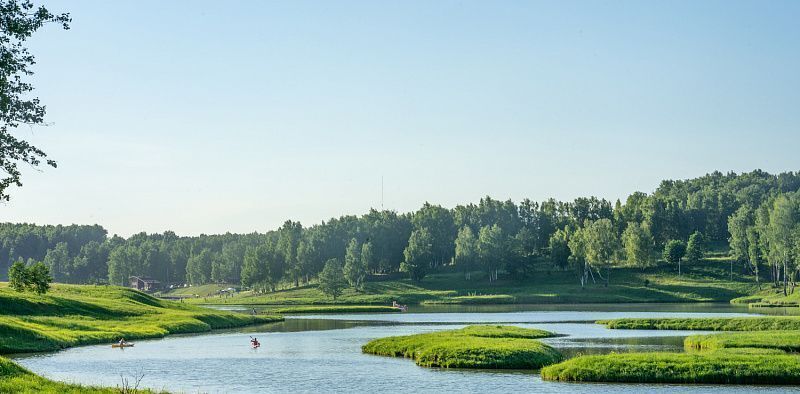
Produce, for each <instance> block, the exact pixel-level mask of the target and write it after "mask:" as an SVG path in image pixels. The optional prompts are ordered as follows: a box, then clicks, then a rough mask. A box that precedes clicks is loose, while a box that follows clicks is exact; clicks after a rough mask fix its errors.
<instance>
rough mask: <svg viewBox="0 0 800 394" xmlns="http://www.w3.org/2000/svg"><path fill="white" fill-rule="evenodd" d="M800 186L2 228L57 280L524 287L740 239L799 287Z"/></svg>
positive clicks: (710, 179) (6, 238)
mask: <svg viewBox="0 0 800 394" xmlns="http://www.w3.org/2000/svg"><path fill="white" fill-rule="evenodd" d="M798 189H800V173H796V172H785V173H781V174H778V175H772V174H769V173H766V172H763V171H760V170H756V171H752V172H748V173H742V174H736V173H733V172H731V173H727V174H723V173H721V172H713V173H711V174H707V175H705V176H703V177H699V178H695V179H689V180H677V181H673V180H667V181H663V182H661V184H660V185H659V187H658V188H657V189H656V190H655V191H654V192H653V193H650V194H647V193H643V192H635V193H632V194H631V195H629V196H628V197H627V198H626V199H625V200H624V201H619V200H618V201H616V202H614V203H612V202H610V201H608V200H605V199H602V198H597V197H581V198H577V199H575V200H573V201H569V202H564V201H557V200H555V199H549V200H545V201H541V202H536V201H531V200H528V199H525V200H523V201H521V202H519V203H515V202H513V201H511V200H507V201H501V200H496V199H492V198H490V197H485V198H483V199H481V200H480V201H479V202H478V203H477V204H474V203H470V204H466V205H458V206H456V207H454V208H445V207H442V206H439V205H435V204H430V203H425V204H423V206H422V207H421V208H420V209H418V210H417V211H414V212H407V213H398V212H395V211H389V210H385V211H378V210H374V209H372V210H370V211H369V212H367V213H366V214H363V215H360V216H356V215H346V216H341V217H338V218H332V219H330V220H327V221H323V222H321V223H318V224H315V225H312V226H308V227H304V226H302V225H301V224H300V223H299V222H295V221H286V222H285V223H284V224H283V225H282V226H281V227H280V228H278V229H275V230H273V231H268V232H266V233H251V234H230V233H226V234H219V235H200V236H194V237H186V236H178V235H176V234H175V233H173V232H170V231H167V232H165V233H163V234H146V233H139V234H135V235H133V236H131V237H128V238H122V237H119V236H116V235H115V236H111V237H109V236H108V234H107V231H106V230H105V229H103V228H102V227H101V226H98V225H94V226H79V225H71V226H37V225H32V224H10V223H5V224H0V268H3V267H5V269H0V272H2V273H3V274H4V273H5V272H7V270H8V267H9V266H10V265H11V264H13V263H14V262H16V261H22V262H25V263H26V264H29V265H30V264H33V263H35V262H42V263H43V264H44V265H45V266H47V267H48V268H49V270H50V272H51V274H52V276H53V279H54V281H56V282H67V283H110V284H116V285H124V284H126V283H127V281H128V277H129V276H131V275H136V276H150V277H153V278H155V279H157V280H159V281H161V282H163V283H166V284H183V283H189V284H204V283H241V284H243V285H244V286H247V287H250V288H253V289H256V290H259V291H274V290H276V289H277V288H278V287H281V286H299V285H301V284H303V283H308V282H309V281H311V280H312V279H314V278H317V277H318V276H319V275H320V273H322V272H323V270H324V268H325V266H326V265H328V266H330V267H331V268H330V269H331V270H335V269H336V268H337V267H338V269H341V271H342V274H343V275H344V277H345V279H346V281H347V282H348V283H349V284H350V285H352V286H353V287H356V288H361V287H363V285H364V282H365V281H366V280H367V278H369V277H370V275H386V274H398V273H403V274H405V275H408V277H410V278H411V279H413V280H422V279H423V278H424V277H425V276H426V275H427V274H428V273H430V272H434V271H437V270H440V269H442V268H443V267H446V266H447V267H450V266H452V267H453V268H455V269H458V270H461V271H463V273H464V276H465V278H467V279H470V276H471V273H473V272H475V271H484V272H486V273H487V274H488V275H487V277H488V279H489V280H497V279H498V278H499V277H500V275H508V276H509V277H512V278H517V279H520V280H524V279H525V278H526V277H529V276H531V275H534V274H535V270H534V265H535V264H539V263H541V262H542V261H547V262H549V263H550V264H552V265H553V268H557V269H570V268H573V269H575V271H576V282H579V283H581V284H583V285H585V284H586V283H588V282H589V281H595V282H596V281H597V280H598V279H599V281H600V282H602V283H608V281H609V279H608V276H607V275H608V274H609V273H610V271H609V270H608V268H610V267H615V266H637V267H647V266H651V265H653V264H655V261H656V259H657V258H658V257H663V258H664V260H666V261H670V262H674V263H676V264H680V262H681V261H684V260H685V261H690V262H691V261H695V260H697V259H699V257H697V256H698V253H699V256H700V257H702V250H703V248H704V247H705V245H726V244H728V243H729V244H730V248H731V251H732V255H733V256H734V258H735V261H737V262H738V263H739V264H740V268H741V269H745V270H749V271H750V272H752V273H753V274H754V275H757V273H758V272H759V267H764V268H769V271H770V275H771V276H770V278H771V279H772V280H773V281H775V282H776V283H777V282H781V281H782V282H784V283H788V282H792V283H793V282H794V277H795V273H796V271H797V270H798V267H800V241H799V240H800V232H798V230H797V228H798V226H797V223H798V221H797V217H798V212H800V208H798V201H800V197H798ZM681 245H682V247H683V249H684V250H683V251H681ZM678 252H681V253H678ZM684 254H685V256H684ZM675 256H680V257H678V258H677V259H676V258H675ZM328 263H330V264H328ZM598 277H599V278H598Z"/></svg>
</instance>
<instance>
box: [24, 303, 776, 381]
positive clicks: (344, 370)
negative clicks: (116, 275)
mask: <svg viewBox="0 0 800 394" xmlns="http://www.w3.org/2000/svg"><path fill="white" fill-rule="evenodd" d="M515 307H519V306H515ZM623 307H625V306H623ZM651 307H652V305H651ZM660 307H661V308H663V309H665V310H664V311H653V310H650V311H648V310H641V309H638V310H623V311H620V310H614V309H613V308H612V307H610V306H608V307H598V306H591V308H592V309H593V310H591V311H586V310H580V311H573V310H564V309H550V307H548V308H545V309H546V310H540V311H533V310H530V307H528V309H527V310H515V311H510V312H509V311H507V312H500V311H498V310H496V309H495V310H492V311H491V312H482V313H469V312H466V311H465V310H463V309H459V308H456V309H454V310H452V311H451V312H447V313H435V312H430V310H429V309H426V311H427V312H424V313H421V312H419V311H417V313H408V314H366V315H331V316H312V317H301V316H295V317H292V318H290V319H287V320H286V321H285V322H281V323H273V324H268V325H263V326H258V327H249V328H246V329H236V330H227V331H217V332H214V333H212V334H204V335H184V336H174V337H169V338H164V339H161V340H149V341H139V342H137V344H136V347H135V348H131V349H126V350H124V351H117V350H118V349H111V348H110V347H108V346H106V345H98V346H86V347H80V348H74V349H68V350H65V351H61V352H56V353H47V354H39V355H26V356H24V357H16V359H17V361H19V362H20V363H21V364H22V365H24V366H25V367H27V368H29V369H31V370H33V371H34V372H36V373H40V374H43V375H44V376H47V377H49V378H53V379H58V380H64V381H72V382H79V383H85V384H102V385H107V386H112V387H113V386H115V385H118V384H119V379H120V378H119V374H120V373H123V374H129V373H131V372H132V371H141V372H142V373H144V374H145V379H144V380H143V384H144V385H145V386H146V387H149V388H154V389H167V390H170V391H173V392H175V391H183V392H208V393H264V392H293V393H304V392H313V393H316V392H321V391H322V392H413V393H443V392H447V393H453V392H456V393H458V392H472V393H474V392H481V393H508V392H537V393H562V392H571V393H592V394H594V393H596V392H597V391H598V390H605V391H608V392H614V393H640V392H659V393H661V392H664V393H666V392H670V393H673V392H687V391H693V392H703V393H706V392H711V393H715V392H716V393H750V392H762V391H763V392H782V391H786V390H788V389H789V388H785V387H752V386H747V387H732V386H686V385H684V386H681V385H630V384H579V383H553V382H545V381H542V380H541V379H540V378H539V376H538V375H537V374H536V372H535V371H485V370H481V371H473V370H441V369H429V368H421V367H418V366H416V365H415V364H414V363H413V362H411V361H409V360H405V359H398V358H389V357H379V356H371V355H365V354H362V353H361V346H362V345H363V344H364V343H366V342H367V341H369V340H371V339H374V338H379V337H385V336H390V335H407V334H413V333H423V332H431V331H436V330H442V329H450V328H460V327H463V326H464V325H465V324H466V323H465V322H487V323H488V322H519V323H516V324H517V325H520V326H523V327H535V328H541V329H545V330H549V331H553V332H556V333H560V334H563V335H565V336H563V337H558V338H548V339H545V340H544V341H545V342H547V343H549V344H551V345H552V346H554V347H556V348H558V349H559V350H561V351H562V352H564V353H565V355H567V356H568V357H572V356H574V355H578V354H602V353H608V352H612V351H613V352H623V351H681V349H682V347H681V343H682V342H681V341H682V338H683V337H684V336H685V335H689V334H693V333H695V332H691V331H647V330H609V329H607V328H605V327H603V326H601V325H597V324H592V323H576V322H575V321H577V320H582V319H588V318H591V319H594V318H597V317H598V316H618V317H629V316H641V315H648V316H673V315H698V314H699V315H703V314H705V315H708V314H709V313H714V314H715V315H716V314H717V313H721V312H719V309H717V306H705V307H703V308H697V309H691V308H690V309H684V308H685V306H683V305H682V306H681V307H680V310H675V309H674V308H675V307H673V306H660ZM482 308H484V309H485V307H482ZM495 308H496V307H495ZM576 308H577V307H576ZM585 308H586V306H581V307H580V309H585ZM739 315H741V311H737V312H736V313H727V314H724V316H739ZM559 320H560V321H559ZM251 335H252V336H258V338H259V340H260V341H261V343H262V347H261V348H260V349H257V350H253V349H251V348H250V346H249V337H250V336H251Z"/></svg>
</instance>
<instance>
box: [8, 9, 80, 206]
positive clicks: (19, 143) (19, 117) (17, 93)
mask: <svg viewBox="0 0 800 394" xmlns="http://www.w3.org/2000/svg"><path fill="white" fill-rule="evenodd" d="M70 21H71V19H70V17H69V14H61V15H56V14H53V13H51V12H50V11H48V10H47V8H45V7H42V6H40V7H35V6H34V5H33V3H32V2H31V1H30V0H3V1H0V54H1V56H2V61H0V173H2V176H0V200H8V199H9V194H8V188H9V187H10V186H12V185H16V186H22V182H21V180H20V177H21V175H22V174H21V172H20V170H19V168H18V165H19V164H21V163H25V164H27V165H30V166H31V167H38V166H39V165H40V164H41V162H42V160H45V162H46V163H47V164H48V165H50V166H52V167H55V166H56V162H55V161H53V160H50V159H47V155H46V154H45V153H44V151H42V150H41V149H39V148H37V147H35V146H33V145H31V144H30V143H29V142H27V141H25V140H22V139H19V138H17V137H16V136H15V135H14V134H16V129H17V128H18V127H19V126H20V125H24V126H33V125H41V124H43V123H44V116H45V106H44V105H43V104H42V103H41V102H39V99H38V98H35V97H31V92H32V91H33V85H31V84H30V82H29V81H28V79H30V77H31V76H32V75H33V65H34V64H36V61H35V58H34V57H33V55H31V54H30V52H28V49H27V48H26V47H25V42H26V41H27V40H28V39H29V38H30V37H31V36H32V35H33V33H35V32H36V31H37V30H39V29H40V28H41V27H42V26H44V25H45V24H48V23H54V24H58V25H61V27H63V28H64V29H69V23H70Z"/></svg>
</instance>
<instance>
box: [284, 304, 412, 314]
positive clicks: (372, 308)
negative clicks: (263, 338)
mask: <svg viewBox="0 0 800 394" xmlns="http://www.w3.org/2000/svg"><path fill="white" fill-rule="evenodd" d="M269 312H270V313H280V314H300V313H380V312H400V308H395V307H392V306H379V305H330V306H329V305H319V306H290V307H285V308H275V309H270V310H269Z"/></svg>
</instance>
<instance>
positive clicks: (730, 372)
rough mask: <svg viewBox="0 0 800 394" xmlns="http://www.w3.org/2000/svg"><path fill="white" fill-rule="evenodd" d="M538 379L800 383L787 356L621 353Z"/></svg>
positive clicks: (583, 359)
mask: <svg viewBox="0 0 800 394" xmlns="http://www.w3.org/2000/svg"><path fill="white" fill-rule="evenodd" d="M542 379H545V380H560V381H576V382H628V383H708V384H712V383H713V384H765V385H766V384H770V385H773V384H800V359H798V357H797V356H792V355H776V354H770V355H763V354H757V353H756V354H753V353H751V354H735V353H727V352H719V353H718V352H710V353H707V354H690V353H624V354H607V355H602V356H580V357H576V358H573V359H570V360H567V361H565V362H562V363H560V364H556V365H551V366H549V367H545V368H543V369H542Z"/></svg>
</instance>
